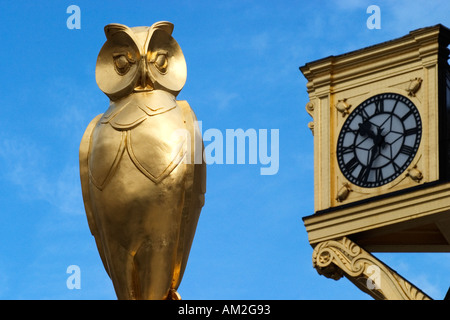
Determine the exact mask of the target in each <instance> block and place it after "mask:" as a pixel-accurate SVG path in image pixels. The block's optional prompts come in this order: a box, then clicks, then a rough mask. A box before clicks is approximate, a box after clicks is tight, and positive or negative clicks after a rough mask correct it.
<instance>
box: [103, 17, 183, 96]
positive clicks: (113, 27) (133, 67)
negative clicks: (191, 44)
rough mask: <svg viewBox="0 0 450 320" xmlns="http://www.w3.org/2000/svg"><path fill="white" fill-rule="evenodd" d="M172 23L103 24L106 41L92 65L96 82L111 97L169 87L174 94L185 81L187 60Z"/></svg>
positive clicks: (167, 89)
mask: <svg viewBox="0 0 450 320" xmlns="http://www.w3.org/2000/svg"><path fill="white" fill-rule="evenodd" d="M172 31H173V24H172V23H170V22H166V21H162V22H157V23H155V24H153V25H152V26H151V27H134V28H129V27H127V26H125V25H122V24H116V23H113V24H109V25H107V26H105V35H106V42H105V44H104V45H103V47H102V48H101V50H100V53H99V54H98V58H97V65H96V68H95V78H96V80H97V85H98V86H99V88H100V90H102V91H103V92H104V93H105V94H106V95H107V96H108V97H109V98H110V99H111V100H118V99H120V98H123V97H125V96H128V95H129V94H131V93H134V92H146V91H153V90H164V91H168V92H170V93H171V94H173V95H174V96H176V95H177V94H178V93H179V92H180V91H181V89H182V88H183V86H184V83H185V82H186V75H187V70H186V61H185V59H184V55H183V52H182V51H181V48H180V46H179V45H178V43H177V42H176V41H175V39H174V38H173V37H172Z"/></svg>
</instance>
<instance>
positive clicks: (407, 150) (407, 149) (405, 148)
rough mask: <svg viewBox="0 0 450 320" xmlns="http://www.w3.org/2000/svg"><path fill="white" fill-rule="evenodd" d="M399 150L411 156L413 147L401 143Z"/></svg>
mask: <svg viewBox="0 0 450 320" xmlns="http://www.w3.org/2000/svg"><path fill="white" fill-rule="evenodd" d="M400 152H401V153H403V154H406V155H407V156H411V155H412V154H413V153H414V148H413V147H410V146H407V145H402V147H401V148H400Z"/></svg>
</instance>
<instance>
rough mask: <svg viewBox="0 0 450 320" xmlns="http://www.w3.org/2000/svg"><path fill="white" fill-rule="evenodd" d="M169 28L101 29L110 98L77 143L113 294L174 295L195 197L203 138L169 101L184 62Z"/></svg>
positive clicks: (186, 110) (184, 108)
mask: <svg viewBox="0 0 450 320" xmlns="http://www.w3.org/2000/svg"><path fill="white" fill-rule="evenodd" d="M172 31H173V24H171V23H170V22H157V23H155V24H153V25H152V26H151V27H134V28H129V27H127V26H124V25H121V24H109V25H107V26H106V27H105V35H106V42H105V44H104V45H103V47H102V48H101V50H100V53H99V55H98V59H97V65H96V70H95V76H96V80H97V84H98V86H99V88H100V89H101V90H102V91H103V92H104V93H105V94H106V95H107V96H108V97H109V99H110V105H109V108H108V110H107V111H106V112H105V113H103V114H100V115H98V116H97V117H96V118H94V119H93V120H92V121H91V123H90V124H89V125H88V127H87V129H86V131H85V133H84V135H83V138H82V141H81V144H80V176H81V187H82V194H83V200H84V205H85V210H86V215H87V220H88V223H89V228H90V230H91V233H92V235H93V236H94V238H95V242H96V244H97V249H98V251H99V254H100V257H101V259H102V262H103V265H104V267H105V269H106V271H107V273H108V275H109V276H110V278H111V280H112V282H113V285H114V289H115V292H116V295H117V298H118V299H121V300H122V299H127V300H129V299H152V300H153V299H168V300H171V299H180V296H179V294H178V293H177V291H176V290H177V289H178V286H179V284H180V282H181V279H182V276H183V273H184V270H185V267H186V263H187V260H188V256H189V251H190V249H191V245H192V241H193V238H194V234H195V230H196V228H197V222H198V218H199V215H200V211H201V209H202V207H203V204H204V194H205V191H206V165H205V163H204V161H203V157H202V154H203V141H202V138H201V133H200V129H199V126H198V123H197V120H196V116H195V114H194V112H193V111H192V109H191V108H190V106H189V104H188V103H187V102H186V101H177V100H176V96H177V95H178V93H179V92H180V90H181V89H182V88H183V86H184V84H185V82H186V62H185V59H184V55H183V53H182V51H181V49H180V46H179V45H178V43H177V42H176V41H175V39H174V38H173V37H172Z"/></svg>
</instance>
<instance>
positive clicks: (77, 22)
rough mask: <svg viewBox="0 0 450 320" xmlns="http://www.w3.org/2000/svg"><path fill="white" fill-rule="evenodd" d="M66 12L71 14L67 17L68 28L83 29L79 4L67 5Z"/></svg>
mask: <svg viewBox="0 0 450 320" xmlns="http://www.w3.org/2000/svg"><path fill="white" fill-rule="evenodd" d="M66 13H69V14H70V16H69V17H68V18H67V21H66V25H67V29H81V9H80V7H79V6H77V5H74V4H72V5H70V6H68V7H67V10H66Z"/></svg>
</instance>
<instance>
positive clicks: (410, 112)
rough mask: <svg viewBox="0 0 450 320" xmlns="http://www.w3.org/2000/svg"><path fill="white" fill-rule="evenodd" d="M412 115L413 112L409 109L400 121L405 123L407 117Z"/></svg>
mask: <svg viewBox="0 0 450 320" xmlns="http://www.w3.org/2000/svg"><path fill="white" fill-rule="evenodd" d="M412 113H413V111H412V110H411V109H410V110H409V111H408V112H407V113H406V114H405V115H404V116H403V117H402V118H401V120H402V121H405V120H406V119H408V117H409V116H410V115H411V114H412Z"/></svg>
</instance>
